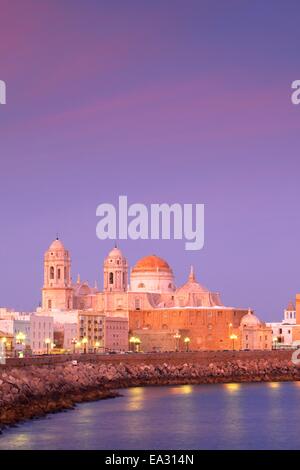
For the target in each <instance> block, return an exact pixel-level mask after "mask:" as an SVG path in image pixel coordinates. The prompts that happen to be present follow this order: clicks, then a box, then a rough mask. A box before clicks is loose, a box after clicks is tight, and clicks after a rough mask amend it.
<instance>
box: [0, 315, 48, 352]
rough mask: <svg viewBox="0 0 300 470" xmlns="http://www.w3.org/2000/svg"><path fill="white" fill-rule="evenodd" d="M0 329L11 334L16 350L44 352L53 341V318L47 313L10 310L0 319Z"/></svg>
mask: <svg viewBox="0 0 300 470" xmlns="http://www.w3.org/2000/svg"><path fill="white" fill-rule="evenodd" d="M0 329H1V330H2V331H3V332H4V333H5V334H11V335H12V336H13V348H14V350H15V351H16V353H18V352H24V351H25V350H27V352H28V353H32V354H45V353H46V352H47V351H48V352H49V349H50V347H51V344H52V343H53V318H52V317H51V316H49V315H37V314H34V313H23V312H22V313H20V312H12V313H11V314H10V318H2V319H0Z"/></svg>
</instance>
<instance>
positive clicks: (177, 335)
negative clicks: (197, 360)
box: [174, 331, 181, 352]
mask: <svg viewBox="0 0 300 470" xmlns="http://www.w3.org/2000/svg"><path fill="white" fill-rule="evenodd" d="M174 338H175V350H176V352H178V350H179V340H180V338H181V335H180V334H179V333H178V331H177V333H175V335H174Z"/></svg>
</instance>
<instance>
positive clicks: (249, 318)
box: [241, 310, 261, 326]
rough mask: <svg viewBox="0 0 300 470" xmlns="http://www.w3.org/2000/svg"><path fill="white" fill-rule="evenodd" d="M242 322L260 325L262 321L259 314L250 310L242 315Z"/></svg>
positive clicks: (243, 324) (246, 324)
mask: <svg viewBox="0 0 300 470" xmlns="http://www.w3.org/2000/svg"><path fill="white" fill-rule="evenodd" d="M241 324H242V326H258V325H260V324H261V322H260V320H259V319H258V318H257V316H256V315H254V313H251V310H249V311H248V313H247V314H246V315H244V316H243V317H242V320H241Z"/></svg>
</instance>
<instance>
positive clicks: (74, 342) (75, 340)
mask: <svg viewBox="0 0 300 470" xmlns="http://www.w3.org/2000/svg"><path fill="white" fill-rule="evenodd" d="M71 343H72V344H73V354H75V348H76V344H77V339H76V338H73V339H72V340H71Z"/></svg>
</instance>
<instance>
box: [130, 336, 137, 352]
mask: <svg viewBox="0 0 300 470" xmlns="http://www.w3.org/2000/svg"><path fill="white" fill-rule="evenodd" d="M135 340H136V337H135V336H131V337H130V338H129V343H130V351H134V345H135Z"/></svg>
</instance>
